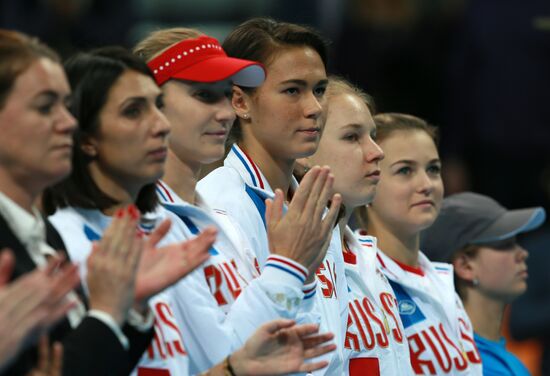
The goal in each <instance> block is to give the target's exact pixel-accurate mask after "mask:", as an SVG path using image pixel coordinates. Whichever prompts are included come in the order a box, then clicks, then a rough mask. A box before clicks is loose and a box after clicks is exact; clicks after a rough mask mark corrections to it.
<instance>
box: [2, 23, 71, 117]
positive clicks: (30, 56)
mask: <svg viewBox="0 0 550 376" xmlns="http://www.w3.org/2000/svg"><path fill="white" fill-rule="evenodd" d="M40 58H47V59H50V60H52V61H55V62H58V63H60V62H61V60H60V59H59V56H58V55H57V54H56V53H55V52H54V51H53V50H52V49H50V48H49V47H48V46H46V45H45V44H43V43H41V42H40V41H39V40H38V39H37V38H33V37H30V36H28V35H25V34H23V33H19V32H17V31H12V30H4V29H0V109H1V108H2V107H3V106H4V103H5V101H6V98H7V97H8V96H9V94H10V92H11V89H12V87H13V84H14V83H15V80H16V79H17V77H19V75H21V74H22V73H23V72H25V71H26V70H27V69H28V68H29V67H30V66H31V64H32V63H34V62H35V61H36V60H38V59H40Z"/></svg>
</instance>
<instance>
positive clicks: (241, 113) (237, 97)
mask: <svg viewBox="0 0 550 376" xmlns="http://www.w3.org/2000/svg"><path fill="white" fill-rule="evenodd" d="M249 102H250V96H249V95H248V94H247V93H245V92H244V90H243V89H241V88H240V87H238V86H236V85H233V96H232V97H231V105H232V106H233V109H234V110H235V113H236V114H237V116H238V117H239V118H241V119H245V120H248V119H250V103H249Z"/></svg>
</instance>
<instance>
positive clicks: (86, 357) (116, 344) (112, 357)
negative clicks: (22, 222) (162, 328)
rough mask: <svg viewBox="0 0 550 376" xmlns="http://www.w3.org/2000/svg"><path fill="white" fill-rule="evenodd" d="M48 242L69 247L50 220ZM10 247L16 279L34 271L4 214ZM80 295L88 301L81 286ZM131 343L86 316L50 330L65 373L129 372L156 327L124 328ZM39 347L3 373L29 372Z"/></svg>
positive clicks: (0, 236) (3, 236)
mask: <svg viewBox="0 0 550 376" xmlns="http://www.w3.org/2000/svg"><path fill="white" fill-rule="evenodd" d="M46 235H47V242H48V244H49V245H50V246H51V247H52V248H53V249H55V250H58V251H59V252H64V253H66V252H65V246H64V244H63V241H62V240H61V237H60V236H59V234H58V233H57V231H56V230H55V229H54V227H53V226H52V225H51V224H50V223H49V222H48V221H47V220H46ZM4 247H9V248H11V249H12V251H13V252H14V254H15V257H16V265H15V270H14V273H13V276H12V280H13V279H16V278H18V277H19V276H21V275H23V274H25V273H28V272H30V271H31V270H33V269H34V268H35V267H36V265H35V263H34V261H33V260H32V259H31V258H30V256H29V254H28V253H27V251H26V250H25V248H24V246H23V245H22V244H21V242H20V241H19V239H17V237H16V236H15V235H14V234H13V232H12V231H11V229H10V228H9V226H8V225H7V223H6V221H5V219H4V217H3V216H2V215H0V249H1V248H4ZM77 293H78V294H79V296H80V298H81V299H82V300H83V301H84V302H85V304H87V302H86V297H85V296H84V295H83V294H82V289H80V288H79V289H77ZM123 331H124V334H125V335H126V336H127V337H128V340H129V342H130V349H129V350H128V351H126V350H124V348H123V347H122V345H121V343H120V341H119V339H118V338H117V337H116V335H115V334H114V333H113V332H112V330H111V329H110V328H109V327H107V326H106V325H105V324H104V323H103V322H101V321H100V320H97V319H95V318H92V317H86V318H84V320H83V321H82V322H81V323H80V325H79V326H78V327H77V328H75V329H72V328H71V327H70V325H69V322H68V320H67V319H63V320H62V321H61V322H59V323H58V324H57V325H56V326H55V327H53V328H52V329H51V331H50V334H49V335H50V341H60V342H62V343H63V350H64V352H63V376H69V375H70V376H73V375H75V376H76V375H78V376H88V375H89V376H100V375H128V374H129V373H130V372H131V370H132V369H133V368H134V367H135V365H136V364H137V362H138V361H139V358H140V357H141V355H142V354H143V353H144V352H145V350H146V349H147V346H148V345H149V343H150V342H151V339H152V337H153V330H150V331H149V332H147V333H141V332H139V331H137V330H135V329H134V328H132V327H131V326H129V325H125V326H124V328H123ZM36 360H37V351H36V346H34V345H33V346H32V347H31V348H29V349H26V350H25V351H23V352H22V353H21V354H19V356H18V357H17V358H16V359H15V361H14V362H13V363H12V364H11V365H10V366H9V367H8V368H7V369H5V370H3V372H2V375H10V376H11V375H26V374H27V372H28V371H29V370H30V369H32V368H33V367H34V366H35V365H36Z"/></svg>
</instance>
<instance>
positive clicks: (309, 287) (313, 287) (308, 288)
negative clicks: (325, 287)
mask: <svg viewBox="0 0 550 376" xmlns="http://www.w3.org/2000/svg"><path fill="white" fill-rule="evenodd" d="M302 291H303V293H304V299H312V298H313V297H314V296H315V292H316V291H317V280H315V281H313V282H311V283H308V284H306V285H304V286H303V287H302Z"/></svg>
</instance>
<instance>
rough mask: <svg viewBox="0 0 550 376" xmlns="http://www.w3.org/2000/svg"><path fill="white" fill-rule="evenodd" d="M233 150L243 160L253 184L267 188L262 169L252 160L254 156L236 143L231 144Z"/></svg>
mask: <svg viewBox="0 0 550 376" xmlns="http://www.w3.org/2000/svg"><path fill="white" fill-rule="evenodd" d="M231 151H232V152H233V153H235V155H236V156H237V158H239V160H240V161H241V163H242V164H243V166H244V168H245V169H246V171H247V172H248V174H249V175H250V179H251V180H252V184H253V185H254V187H256V188H261V189H265V184H264V181H263V179H262V174H260V170H259V169H258V166H256V164H255V163H254V161H252V158H250V156H249V155H248V154H247V153H246V152H245V151H244V150H242V149H241V148H239V147H238V146H237V145H236V144H234V145H233V146H231Z"/></svg>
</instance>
